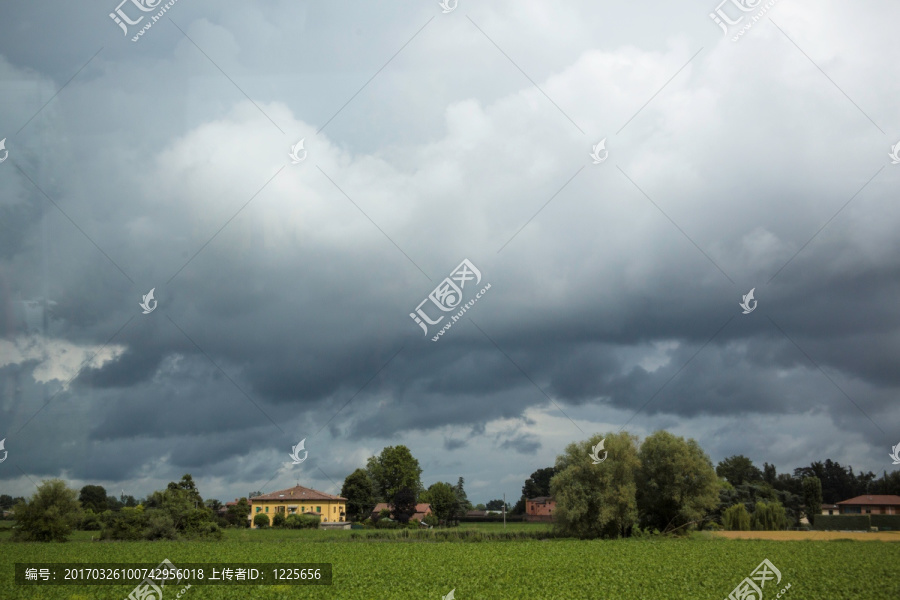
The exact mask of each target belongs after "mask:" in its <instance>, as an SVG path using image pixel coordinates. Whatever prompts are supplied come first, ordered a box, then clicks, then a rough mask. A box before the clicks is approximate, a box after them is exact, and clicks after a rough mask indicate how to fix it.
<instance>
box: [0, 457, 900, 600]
mask: <svg viewBox="0 0 900 600" xmlns="http://www.w3.org/2000/svg"><path fill="white" fill-rule="evenodd" d="M609 460H610V459H607V462H608V461H609ZM530 527H532V528H534V526H533V525H531V526H530ZM492 529H494V531H491V532H487V531H483V530H481V529H473V530H469V531H464V530H460V529H458V528H454V529H433V530H427V531H426V530H423V531H412V530H405V529H404V530H397V531H377V530H365V531H333V532H332V531H308V530H301V531H291V530H286V529H268V530H263V531H252V532H250V531H245V530H242V529H232V530H229V531H227V532H226V536H225V539H224V540H223V541H221V542H217V543H215V544H211V543H207V542H202V543H196V542H187V543H186V542H182V541H178V542H171V541H155V542H148V541H139V542H119V543H115V544H100V543H91V542H90V541H89V540H90V533H87V534H83V533H82V534H79V533H76V534H75V535H73V539H72V540H70V542H69V543H66V544H18V545H16V546H15V547H10V546H7V547H6V548H5V549H4V552H0V598H4V599H7V598H8V599H10V600H14V599H15V600H18V599H21V600H25V599H26V598H27V599H32V598H40V599H41V600H45V599H46V600H88V599H90V600H95V599H96V600H122V598H124V597H125V596H127V595H128V594H129V593H130V591H131V590H132V589H133V588H134V587H135V586H134V585H97V586H86V585H65V586H62V585H57V586H52V585H41V586H34V587H32V588H29V587H25V586H21V585H16V584H15V581H14V577H13V574H14V572H15V563H16V562H23V563H38V562H51V563H90V564H93V565H96V564H98V563H110V562H151V560H152V561H154V563H153V564H158V563H159V562H160V561H161V560H162V558H165V557H168V558H169V559H170V560H171V561H172V562H173V563H175V565H176V566H179V567H181V565H182V564H183V563H184V564H187V563H251V562H252V563H277V562H282V563H291V562H310V563H313V562H316V563H332V564H333V566H334V567H333V569H334V570H333V572H334V586H333V590H332V589H330V588H329V589H318V588H310V587H306V586H303V587H300V586H284V587H277V586H235V585H232V586H225V585H222V586H194V587H192V588H191V589H190V590H189V591H188V592H187V593H185V594H184V595H183V596H182V600H190V598H191V597H193V596H195V595H196V598H197V599H198V600H205V599H207V598H209V599H212V598H223V599H229V600H231V599H238V598H240V599H245V598H249V599H258V598H272V599H275V598H312V597H321V598H327V597H340V598H341V600H371V599H372V598H390V599H391V600H417V599H421V598H435V599H438V598H441V597H442V596H444V595H446V594H448V593H449V591H450V590H451V589H453V588H454V587H455V588H456V597H457V598H461V599H462V598H491V599H492V600H493V599H496V600H522V599H535V600H538V599H541V600H542V599H545V598H554V599H555V598H598V599H615V600H647V599H653V600H656V599H666V600H697V599H698V598H703V599H707V598H708V599H716V600H718V599H721V598H725V597H727V596H728V594H729V593H730V592H731V590H733V589H734V587H735V586H736V585H737V584H738V583H740V581H741V580H742V579H743V578H744V577H747V576H748V575H749V574H750V571H751V570H752V569H754V568H755V567H756V566H757V565H758V564H759V563H760V562H761V561H762V559H763V558H768V559H769V560H771V561H772V562H773V563H774V564H775V566H776V567H778V568H779V569H780V570H781V572H782V575H783V577H784V579H783V580H782V584H781V585H779V586H777V587H776V586H774V581H773V582H770V583H769V584H767V585H766V587H765V591H764V598H765V600H773V599H774V598H775V596H776V595H777V594H778V591H779V590H780V589H781V588H782V587H784V586H785V584H786V583H790V582H793V584H794V585H793V587H792V588H791V590H790V591H789V593H787V594H785V595H783V596H782V600H791V597H792V595H793V594H798V595H797V596H796V600H814V599H815V600H819V599H828V600H830V599H836V600H837V599H841V600H845V599H851V598H852V599H854V600H884V599H889V598H896V597H897V594H896V592H897V591H898V590H897V582H896V579H897V578H896V577H895V576H892V575H891V574H892V573H896V564H897V553H898V548H897V547H896V544H889V543H867V542H847V543H838V544H836V543H834V542H784V541H753V542H747V541H732V540H722V539H713V540H709V541H707V540H702V539H698V540H694V539H690V540H683V539H681V540H671V539H666V538H660V537H651V538H649V539H646V540H643V539H641V540H636V539H624V540H612V541H604V540H593V541H582V540H573V539H554V538H553V536H552V535H549V532H545V533H544V534H543V537H544V538H545V539H549V540H550V541H547V542H538V541H536V538H538V536H539V534H538V532H535V533H530V532H523V531H516V532H509V533H507V534H504V533H503V531H502V526H500V527H497V528H492ZM4 535H6V534H0V536H4ZM352 535H355V536H357V537H355V538H352V539H351V536H352ZM79 536H81V537H79ZM367 536H371V537H368V539H370V540H371V543H370V542H368V541H367ZM81 540H83V541H81ZM337 540H346V541H344V542H338V541H337ZM3 544H4V542H3V541H2V540H0V547H2V545H3ZM848 574H851V575H852V576H850V575H848ZM268 576H269V574H267V577H268ZM770 585H772V588H771V590H770ZM180 589H181V586H178V587H173V588H172V589H171V590H170V588H169V586H168V585H167V586H166V588H165V592H164V594H163V598H164V600H165V599H168V598H169V592H170V591H171V592H172V594H171V595H172V599H174V598H175V595H176V594H177V593H178V592H179V591H180ZM462 592H465V595H463V593H462Z"/></svg>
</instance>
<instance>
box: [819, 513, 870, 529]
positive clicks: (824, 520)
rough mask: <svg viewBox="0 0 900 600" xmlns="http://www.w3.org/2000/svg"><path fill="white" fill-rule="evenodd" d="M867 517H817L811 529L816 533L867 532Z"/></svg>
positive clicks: (868, 524)
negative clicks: (816, 531)
mask: <svg viewBox="0 0 900 600" xmlns="http://www.w3.org/2000/svg"><path fill="white" fill-rule="evenodd" d="M871 526H872V525H871V521H870V520H869V515H819V516H818V517H816V524H815V526H814V527H813V529H816V530H818V531H868V530H869V527H871Z"/></svg>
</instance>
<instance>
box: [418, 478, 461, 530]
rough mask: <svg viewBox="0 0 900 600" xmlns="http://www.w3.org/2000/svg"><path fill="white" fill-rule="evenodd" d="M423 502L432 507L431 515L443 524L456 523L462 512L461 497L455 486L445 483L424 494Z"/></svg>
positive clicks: (442, 482)
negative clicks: (457, 493)
mask: <svg viewBox="0 0 900 600" xmlns="http://www.w3.org/2000/svg"><path fill="white" fill-rule="evenodd" d="M422 501H423V502H427V503H428V504H430V505H431V513H432V514H433V515H434V516H435V517H437V519H438V521H439V522H441V523H445V524H446V523H450V522H452V521H455V520H456V519H457V518H458V517H459V515H460V512H461V509H460V505H459V497H458V496H457V495H456V491H455V490H454V489H453V486H452V485H450V484H449V483H446V482H444V481H438V482H437V483H433V484H431V486H430V487H429V488H428V489H427V490H426V491H425V492H424V493H423V494H422Z"/></svg>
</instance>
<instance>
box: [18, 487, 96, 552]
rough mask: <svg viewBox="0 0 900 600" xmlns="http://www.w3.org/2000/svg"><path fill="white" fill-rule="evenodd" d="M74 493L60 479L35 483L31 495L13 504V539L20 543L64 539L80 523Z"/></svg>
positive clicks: (76, 493) (79, 511)
mask: <svg viewBox="0 0 900 600" xmlns="http://www.w3.org/2000/svg"><path fill="white" fill-rule="evenodd" d="M77 497H78V492H76V491H75V490H73V489H71V488H69V487H67V486H66V484H65V483H64V482H63V481H62V480H60V479H50V480H48V481H44V482H42V483H41V485H39V486H38V489H37V491H36V492H35V494H34V495H33V496H32V497H31V498H30V499H29V500H26V501H21V502H19V503H18V504H16V505H15V506H14V507H13V515H14V517H15V520H16V524H17V529H16V530H15V531H14V532H13V539H14V540H16V541H22V542H51V541H55V542H64V541H66V539H67V538H68V536H69V534H71V533H72V529H73V528H74V527H75V526H76V525H78V523H80V522H81V515H82V510H81V505H80V504H79V503H78V498H77Z"/></svg>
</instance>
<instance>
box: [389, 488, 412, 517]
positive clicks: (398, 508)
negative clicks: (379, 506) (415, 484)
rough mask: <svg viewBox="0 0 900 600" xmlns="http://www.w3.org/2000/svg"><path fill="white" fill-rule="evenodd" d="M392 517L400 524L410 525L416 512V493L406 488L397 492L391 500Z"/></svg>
mask: <svg viewBox="0 0 900 600" xmlns="http://www.w3.org/2000/svg"><path fill="white" fill-rule="evenodd" d="M391 509H392V510H391V516H392V517H393V518H394V520H395V521H398V522H400V523H409V519H410V518H411V517H412V516H413V515H414V514H415V512H416V492H415V491H413V489H412V488H408V487H404V488H400V489H399V490H397V493H396V494H394V497H393V498H392V499H391Z"/></svg>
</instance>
